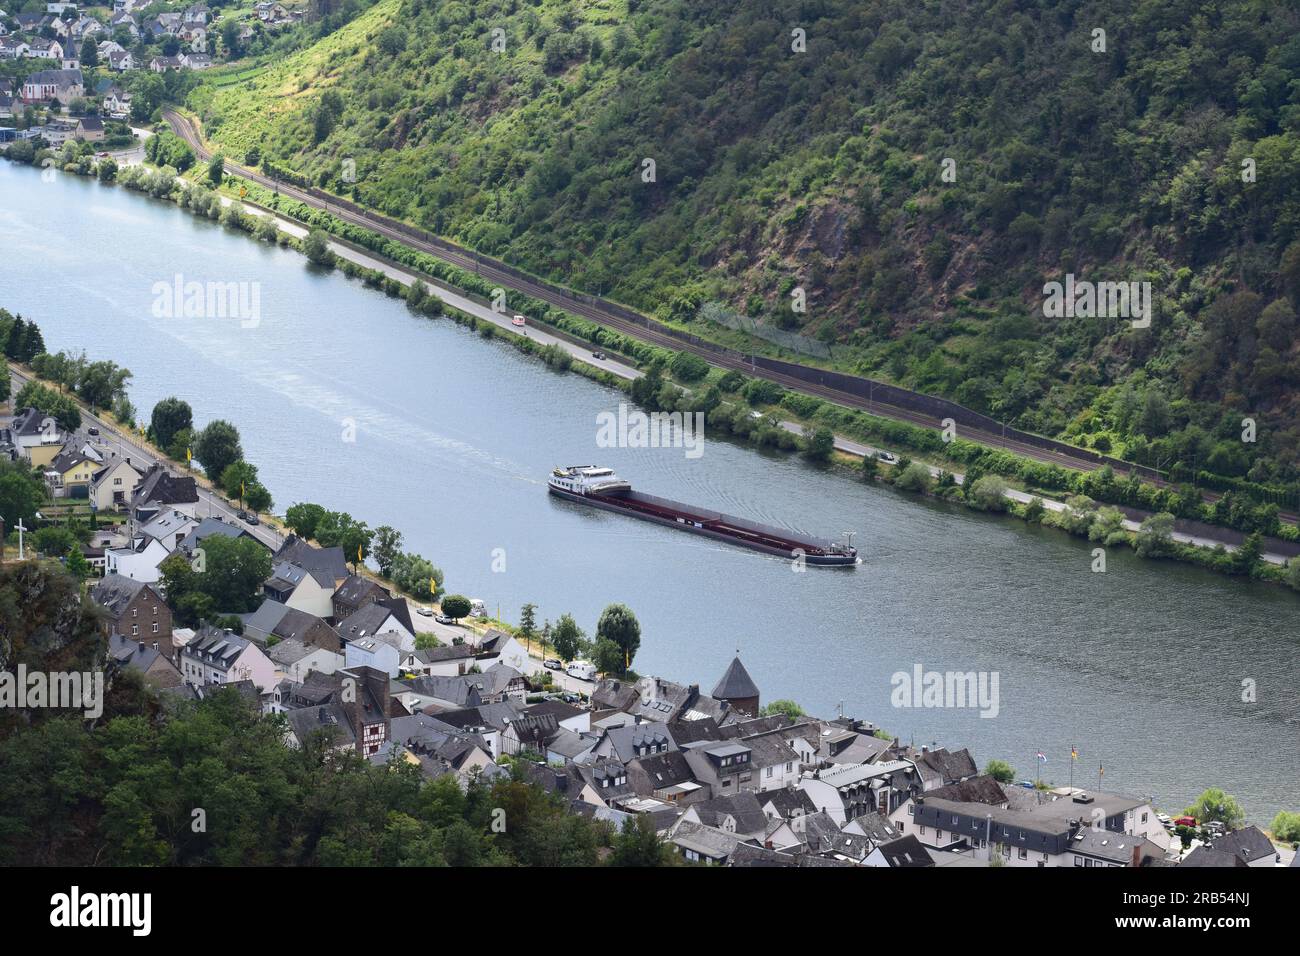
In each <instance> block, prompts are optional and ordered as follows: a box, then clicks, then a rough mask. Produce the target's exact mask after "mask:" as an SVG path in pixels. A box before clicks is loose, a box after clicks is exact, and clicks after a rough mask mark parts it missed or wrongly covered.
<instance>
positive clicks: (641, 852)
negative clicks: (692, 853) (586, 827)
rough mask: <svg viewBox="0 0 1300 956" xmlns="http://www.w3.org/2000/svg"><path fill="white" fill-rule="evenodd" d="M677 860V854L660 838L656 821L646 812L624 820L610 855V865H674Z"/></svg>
mask: <svg viewBox="0 0 1300 956" xmlns="http://www.w3.org/2000/svg"><path fill="white" fill-rule="evenodd" d="M677 861H678V857H677V854H676V853H675V852H673V849H672V847H670V846H669V845H668V844H666V843H664V842H663V841H662V840H661V839H659V834H658V833H656V832H655V827H654V823H653V822H652V821H651V819H650V816H649V815H648V814H645V813H638V814H635V815H634V816H632V817H629V818H628V819H626V820H624V821H623V829H622V830H621V831H620V832H619V834H618V836H616V837H615V838H614V845H613V848H612V851H611V852H610V855H609V865H610V866H672V865H673V864H675V863H676V862H677Z"/></svg>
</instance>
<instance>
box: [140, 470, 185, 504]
mask: <svg viewBox="0 0 1300 956" xmlns="http://www.w3.org/2000/svg"><path fill="white" fill-rule="evenodd" d="M131 500H132V502H138V503H139V504H142V505H146V504H160V505H182V504H195V503H197V502H198V500H199V491H198V483H197V482H196V481H195V480H194V478H193V477H186V478H182V477H180V476H178V475H173V474H170V473H169V472H168V471H167V468H166V467H165V466H163V465H157V464H156V465H154V466H153V467H152V468H150V469H149V470H148V471H147V472H145V475H144V477H143V478H142V479H141V480H140V484H139V485H137V486H136V489H135V494H134V495H132V497H131Z"/></svg>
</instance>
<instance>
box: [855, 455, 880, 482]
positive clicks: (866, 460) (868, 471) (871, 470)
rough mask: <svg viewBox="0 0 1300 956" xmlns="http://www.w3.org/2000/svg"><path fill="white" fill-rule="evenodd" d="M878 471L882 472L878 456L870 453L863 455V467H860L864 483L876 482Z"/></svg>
mask: <svg viewBox="0 0 1300 956" xmlns="http://www.w3.org/2000/svg"><path fill="white" fill-rule="evenodd" d="M878 471H880V462H879V461H878V460H877V459H876V456H875V455H873V454H870V453H868V454H865V455H863V456H862V465H861V467H860V473H861V475H862V480H863V481H873V480H875V477H876V473H877V472H878Z"/></svg>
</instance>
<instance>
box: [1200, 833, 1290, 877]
mask: <svg viewBox="0 0 1300 956" xmlns="http://www.w3.org/2000/svg"><path fill="white" fill-rule="evenodd" d="M1211 847H1212V848H1213V849H1214V850H1217V851H1218V852H1219V853H1228V854H1231V855H1232V856H1234V857H1236V858H1238V859H1240V860H1243V861H1245V864H1246V865H1247V866H1255V867H1263V866H1276V865H1277V864H1278V863H1280V862H1281V861H1282V855H1281V854H1280V853H1278V852H1277V848H1276V847H1275V846H1273V841H1272V840H1270V839H1269V838H1268V837H1267V836H1265V835H1264V831H1263V830H1261V829H1260V828H1259V827H1257V826H1255V825H1254V824H1251V825H1250V826H1247V827H1242V828H1241V829H1240V830H1232V831H1231V832H1229V833H1225V834H1224V835H1223V836H1221V837H1219V838H1218V839H1216V840H1215V841H1214V843H1213V844H1211Z"/></svg>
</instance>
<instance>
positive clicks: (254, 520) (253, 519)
mask: <svg viewBox="0 0 1300 956" xmlns="http://www.w3.org/2000/svg"><path fill="white" fill-rule="evenodd" d="M244 520H245V521H247V522H248V523H249V524H261V523H262V519H261V518H259V517H258V516H257V512H256V511H250V512H249V513H248V515H247V516H246V517H245V518H244Z"/></svg>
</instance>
